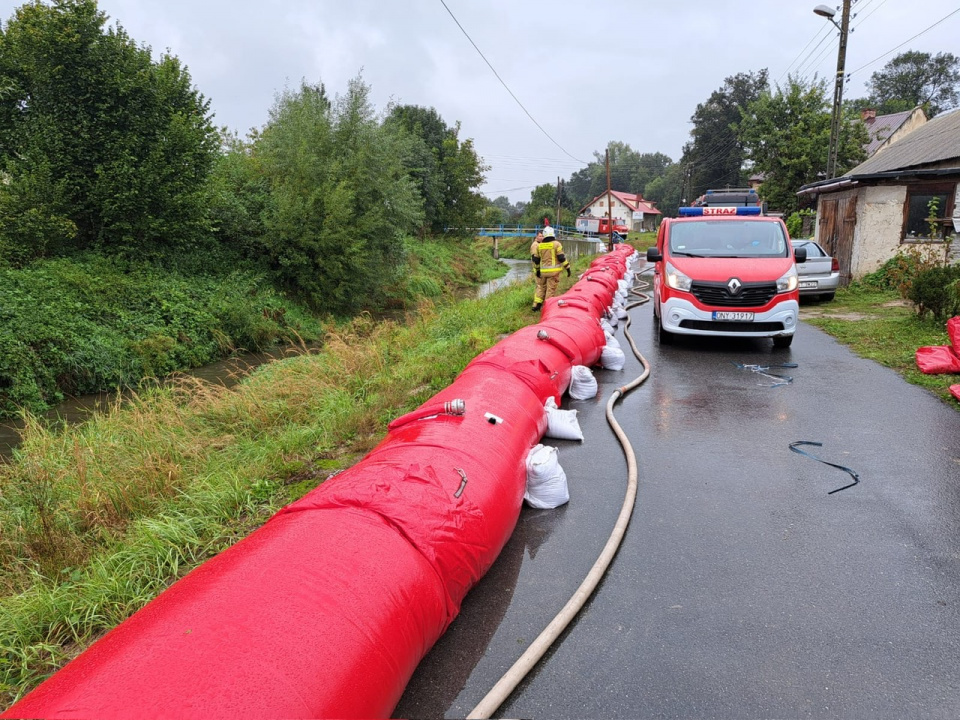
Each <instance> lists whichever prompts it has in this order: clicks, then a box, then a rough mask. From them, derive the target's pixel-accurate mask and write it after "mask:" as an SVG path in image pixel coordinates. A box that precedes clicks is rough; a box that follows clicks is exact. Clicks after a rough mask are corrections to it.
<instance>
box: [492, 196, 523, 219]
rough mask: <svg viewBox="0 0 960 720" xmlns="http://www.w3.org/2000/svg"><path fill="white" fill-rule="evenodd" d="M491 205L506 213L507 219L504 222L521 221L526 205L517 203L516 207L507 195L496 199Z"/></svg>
mask: <svg viewBox="0 0 960 720" xmlns="http://www.w3.org/2000/svg"><path fill="white" fill-rule="evenodd" d="M490 204H491V205H493V206H495V207H498V208H500V209H501V210H502V211H503V212H504V215H505V217H506V220H505V221H504V222H516V221H517V220H519V218H520V215H522V214H523V208H524V203H516V204H515V205H514V204H512V203H511V202H510V198H508V197H507V196H506V195H501V196H499V197H497V198H495V199H494V200H493V202H491V203H490Z"/></svg>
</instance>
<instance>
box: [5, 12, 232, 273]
mask: <svg viewBox="0 0 960 720" xmlns="http://www.w3.org/2000/svg"><path fill="white" fill-rule="evenodd" d="M106 21H107V16H106V15H105V14H104V13H102V12H100V11H99V10H98V9H97V3H96V0H56V1H55V2H53V3H52V4H49V5H47V4H44V3H42V2H40V1H39V0H35V1H34V2H30V3H27V4H25V5H23V6H21V7H19V8H18V9H17V10H16V12H15V13H14V15H13V17H12V18H11V19H10V20H9V21H8V22H7V24H6V26H5V27H3V29H2V32H0V88H3V92H0V165H2V170H3V172H4V173H5V182H4V183H2V184H0V234H2V235H3V236H4V242H3V244H2V246H0V247H6V248H7V250H8V252H9V249H10V248H11V247H16V248H18V249H19V253H20V256H17V257H14V258H13V259H14V260H15V261H16V262H22V261H23V260H24V258H23V257H22V256H24V255H26V256H28V257H42V256H44V255H53V254H61V253H63V252H65V251H70V250H73V249H83V248H103V249H106V250H111V251H122V252H127V253H145V254H155V253H156V251H157V250H160V249H162V248H164V247H167V246H170V245H173V246H178V247H189V246H190V245H191V244H192V243H195V242H197V241H198V240H199V239H200V238H202V237H203V235H204V231H205V227H206V225H205V195H204V186H205V181H206V176H207V173H208V172H209V169H210V166H211V164H212V163H213V161H214V158H215V156H216V151H217V138H216V134H215V132H214V131H213V127H212V125H211V122H210V116H209V104H208V102H207V101H206V100H204V98H203V97H202V96H201V95H200V94H199V93H198V92H197V91H196V90H194V89H193V88H192V86H191V81H190V75H189V74H188V72H187V71H186V69H185V68H184V67H183V66H182V65H181V64H180V62H179V61H178V60H177V59H176V58H174V57H172V56H170V55H163V56H161V58H160V59H159V61H157V62H154V61H153V60H152V58H151V52H150V48H149V47H146V46H142V45H138V44H137V43H135V42H134V41H133V40H132V39H131V38H130V37H129V36H128V35H127V34H126V32H125V31H124V30H123V28H122V27H120V26H119V25H117V26H114V27H107V26H106Z"/></svg>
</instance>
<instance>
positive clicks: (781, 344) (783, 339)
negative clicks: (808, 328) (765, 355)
mask: <svg viewBox="0 0 960 720" xmlns="http://www.w3.org/2000/svg"><path fill="white" fill-rule="evenodd" d="M792 342H793V335H780V336H779V337H775V338H774V339H773V346H774V347H775V348H788V347H790V343H792Z"/></svg>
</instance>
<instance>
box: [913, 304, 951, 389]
mask: <svg viewBox="0 0 960 720" xmlns="http://www.w3.org/2000/svg"><path fill="white" fill-rule="evenodd" d="M947 337H948V338H949V339H950V344H949V345H933V346H927V347H921V348H917V354H916V359H917V367H918V368H920V372H923V373H926V374H927V375H940V374H942V373H960V316H958V317H952V318H950V319H949V320H947ZM950 393H951V394H952V395H953V396H954V397H955V398H957V400H960V384H957V385H951V386H950Z"/></svg>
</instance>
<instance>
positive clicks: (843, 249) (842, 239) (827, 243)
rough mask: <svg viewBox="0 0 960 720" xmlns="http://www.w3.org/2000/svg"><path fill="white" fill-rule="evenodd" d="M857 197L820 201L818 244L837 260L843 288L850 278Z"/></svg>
mask: <svg viewBox="0 0 960 720" xmlns="http://www.w3.org/2000/svg"><path fill="white" fill-rule="evenodd" d="M858 197H859V194H857V195H852V196H849V197H844V198H829V199H821V201H820V217H819V220H818V222H819V224H820V232H819V233H818V236H819V239H820V244H821V245H822V246H823V249H824V250H826V251H827V252H828V253H830V255H832V256H833V257H835V258H836V259H837V262H838V263H839V265H840V284H841V285H843V286H846V285H849V284H850V278H851V277H852V270H851V265H852V263H853V233H854V230H855V229H856V227H857V198H858Z"/></svg>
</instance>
